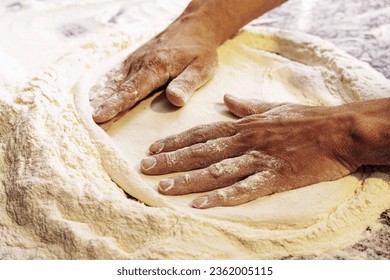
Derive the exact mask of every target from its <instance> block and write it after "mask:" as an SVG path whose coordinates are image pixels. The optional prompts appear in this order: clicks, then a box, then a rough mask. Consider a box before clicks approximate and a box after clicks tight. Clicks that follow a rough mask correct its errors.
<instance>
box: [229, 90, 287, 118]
mask: <svg viewBox="0 0 390 280" xmlns="http://www.w3.org/2000/svg"><path fill="white" fill-rule="evenodd" d="M224 102H225V104H226V106H227V107H228V108H229V110H230V112H232V113H233V114H234V115H236V116H238V117H241V118H242V117H246V116H249V115H254V114H262V113H265V112H267V111H269V110H272V109H274V108H276V107H279V106H282V105H286V104H287V103H265V102H262V101H260V100H257V99H241V98H237V97H235V96H233V95H230V94H225V96H224Z"/></svg>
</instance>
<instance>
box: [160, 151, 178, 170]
mask: <svg viewBox="0 0 390 280" xmlns="http://www.w3.org/2000/svg"><path fill="white" fill-rule="evenodd" d="M162 156H163V162H165V163H166V165H167V166H169V167H171V166H173V165H175V164H177V163H178V161H179V159H178V156H177V153H176V152H169V153H165V154H163V155H162Z"/></svg>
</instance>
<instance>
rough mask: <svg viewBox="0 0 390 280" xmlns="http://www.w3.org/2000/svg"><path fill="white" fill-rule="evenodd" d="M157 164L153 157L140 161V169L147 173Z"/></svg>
mask: <svg viewBox="0 0 390 280" xmlns="http://www.w3.org/2000/svg"><path fill="white" fill-rule="evenodd" d="M156 164H157V160H156V159H155V158H154V157H148V158H145V159H143V160H142V161H141V168H142V170H143V171H147V170H149V169H151V168H153V167H155V166H156Z"/></svg>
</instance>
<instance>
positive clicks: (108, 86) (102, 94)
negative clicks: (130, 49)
mask: <svg viewBox="0 0 390 280" xmlns="http://www.w3.org/2000/svg"><path fill="white" fill-rule="evenodd" d="M128 71H129V66H128V65H127V63H120V64H118V65H117V66H116V67H114V68H113V69H111V70H110V71H109V72H107V73H106V74H105V75H103V76H102V77H101V78H100V79H99V80H98V81H97V83H96V84H95V85H94V86H93V87H92V88H91V89H90V91H89V100H90V104H91V106H92V108H93V110H94V111H96V110H97V109H98V108H99V107H100V106H101V105H102V104H103V103H104V102H105V101H106V100H108V99H109V98H110V97H111V96H112V95H113V94H115V93H116V92H117V89H118V87H119V86H120V85H121V84H122V83H123V82H124V80H125V78H126V76H127V73H128Z"/></svg>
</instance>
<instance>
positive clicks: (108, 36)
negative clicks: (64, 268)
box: [0, 0, 390, 259]
mask: <svg viewBox="0 0 390 280" xmlns="http://www.w3.org/2000/svg"><path fill="white" fill-rule="evenodd" d="M78 2H79V1H74V3H73V4H72V1H67V2H66V3H65V1H63V2H62V1H58V3H57V2H55V1H54V2H53V4H51V5H47V6H45V5H44V4H39V3H38V2H34V1H33V2H31V3H35V4H36V6H33V7H30V8H28V9H27V8H26V9H27V10H21V11H15V12H13V13H12V14H11V13H8V14H7V13H4V14H3V15H2V17H0V23H1V24H0V35H1V37H2V38H3V37H5V38H9V40H7V41H4V44H3V42H2V44H1V45H0V73H1V75H0V92H1V94H0V236H1V237H0V258H1V259H6V258H13V259H15V258H23V259H57V258H58V259H102V258H104V259H118V258H121V259H123V258H129V259H215V258H227V259H237V258H246V259H248V258H249V259H260V258H283V257H287V256H309V255H321V254H322V253H323V252H325V251H328V252H331V251H332V250H336V249H339V248H343V247H344V246H348V245H350V244H352V243H354V242H355V241H357V240H358V239H359V238H360V237H361V233H362V232H363V231H364V229H365V228H366V227H367V226H369V225H370V224H372V223H373V222H375V220H376V219H377V218H378V217H379V215H380V213H381V212H382V211H383V210H384V209H387V208H389V207H390V191H389V190H390V184H389V179H390V176H389V172H388V171H387V172H386V171H383V170H382V172H381V171H380V170H374V171H372V172H365V173H363V172H359V173H356V174H354V175H351V176H348V177H345V178H343V179H341V180H338V181H336V182H327V183H322V184H317V185H314V186H308V187H305V188H301V189H298V190H295V191H291V192H288V193H282V194H276V195H272V196H269V197H265V198H261V199H258V200H256V201H253V202H251V203H248V204H245V205H242V206H239V207H233V208H215V209H209V210H206V211H204V210H195V209H192V208H190V207H189V205H188V201H189V200H190V196H183V197H167V196H162V195H160V194H158V193H157V191H156V182H157V180H158V178H156V177H146V176H143V175H141V174H140V173H139V166H138V164H139V160H140V159H141V158H142V157H144V156H145V155H146V153H147V147H148V145H149V144H150V143H151V142H153V141H154V140H156V139H157V138H160V137H163V136H165V135H168V134H171V133H176V132H178V131H181V130H183V129H186V128H189V127H191V126H193V125H195V124H199V123H204V122H213V121H216V120H219V119H227V118H229V117H230V116H229V114H227V112H226V109H225V108H224V106H223V105H222V104H221V103H222V98H221V96H222V94H224V93H225V92H224V91H228V92H230V93H232V94H235V95H237V96H241V97H256V98H259V99H262V100H264V101H276V102H279V101H290V102H296V103H305V104H322V105H333V104H341V103H345V102H350V101H354V100H359V99H368V98H377V97H381V96H389V90H390V83H389V81H388V80H386V79H385V78H384V77H383V76H382V75H381V74H379V73H377V72H376V71H374V70H373V69H371V68H370V67H369V66H368V65H367V64H365V63H361V62H359V61H357V60H356V59H354V58H352V57H351V56H349V55H347V54H345V53H343V52H341V51H339V50H337V49H336V48H335V47H334V46H333V45H332V44H330V43H327V42H325V41H322V40H320V39H318V38H316V37H311V36H308V35H304V34H300V33H291V32H284V31H278V30H271V29H269V30H267V29H264V30H257V31H256V33H250V32H244V33H241V34H240V35H239V36H238V37H237V38H235V39H234V40H232V41H229V42H227V43H226V44H225V45H224V46H222V47H221V48H220V49H219V59H220V66H219V70H218V72H217V75H216V76H215V78H214V79H213V80H212V81H211V82H210V83H208V84H207V85H206V86H205V87H203V88H202V89H200V90H199V91H198V92H197V93H196V95H195V96H194V97H193V99H192V100H191V101H190V103H189V104H188V105H187V106H186V107H184V108H182V109H180V110H174V109H173V108H172V107H171V106H169V104H167V103H166V101H165V100H164V98H163V97H162V96H159V95H155V96H152V97H151V98H148V99H147V100H145V101H143V102H141V103H140V104H139V105H138V106H137V108H136V109H135V110H133V111H131V112H130V113H128V114H126V115H125V116H123V118H122V119H120V120H118V121H117V122H115V123H114V124H112V126H111V128H110V129H109V130H108V134H107V133H106V132H105V131H103V130H102V129H101V128H100V127H99V126H97V125H96V124H95V123H94V122H93V120H92V118H91V107H90V104H89V93H90V89H91V87H92V86H93V85H94V84H96V83H97V82H98V81H99V78H100V76H101V75H103V74H104V73H105V72H106V71H108V70H109V69H110V68H112V67H113V66H115V65H117V64H118V63H119V62H120V61H121V60H123V59H124V58H125V57H126V55H128V53H129V52H131V50H133V49H135V48H136V47H137V46H138V45H139V44H141V43H142V42H143V41H145V40H147V39H149V38H151V36H153V35H154V34H156V32H158V31H159V30H161V29H162V28H163V27H164V24H163V23H166V24H168V22H170V21H171V20H172V19H173V18H174V17H175V16H177V15H178V13H180V11H181V10H182V9H183V8H184V6H185V4H186V3H185V1H173V2H172V3H171V4H170V5H171V6H169V7H167V6H166V5H165V4H164V5H161V2H159V1H153V0H150V1H135V0H133V1H114V2H113V1H97V0H96V1H85V2H83V5H81V4H79V3H78ZM63 3H65V4H63ZM164 3H166V1H164ZM35 4H34V5H35ZM62 5H63V6H62ZM29 9H30V10H29ZM0 12H1V13H2V12H3V11H2V10H0ZM113 14H114V15H116V17H112V15H113ZM49 15H50V17H49ZM69 15H72V18H73V21H75V23H72V24H70V23H69V22H67V20H68V18H69ZM121 15H124V16H121ZM156 15H157V16H159V17H160V18H158V21H156V20H154V18H155V17H156ZM16 19H19V20H16ZM113 22H115V24H114V23H113ZM76 23H77V24H76ZM80 26H82V27H84V29H83V28H81V27H80ZM9 30H14V32H11V33H10V32H9ZM88 30H93V31H94V32H93V34H88ZM22 31H23V32H22ZM27 31H28V32H27ZM83 32H84V33H83ZM7 34H8V35H7ZM20 34H23V38H21V37H19V36H21V35H20ZM61 34H62V35H61ZM63 34H65V37H66V38H65V37H64V35H63ZM69 34H70V35H69ZM7 36H8V37H7ZM22 39H23V41H21V40H22ZM21 42H25V44H24V45H23V44H22V43H21ZM22 45H23V47H21V46H22ZM42 46H43V47H42ZM27 47H28V48H29V50H30V52H29V53H30V55H27V54H26V53H27V52H26V51H25V48H27ZM31 54H33V55H31ZM23 66H26V67H23ZM199 104H200V105H201V106H199ZM189 115H191V117H189ZM156 118H158V121H159V122H160V123H159V125H158V126H157V128H156V124H155V123H153V122H152V120H153V119H154V120H156ZM128 125H130V126H131V127H128V128H127V126H128ZM149 138H150V139H149ZM118 186H119V187H118ZM123 190H124V191H125V192H126V193H127V194H129V195H130V196H132V197H133V198H136V199H138V200H139V201H137V200H135V199H133V198H130V197H129V196H128V195H126V194H125V192H124V191H123ZM147 205H150V206H153V207H150V206H147ZM254 208H256V209H254Z"/></svg>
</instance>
